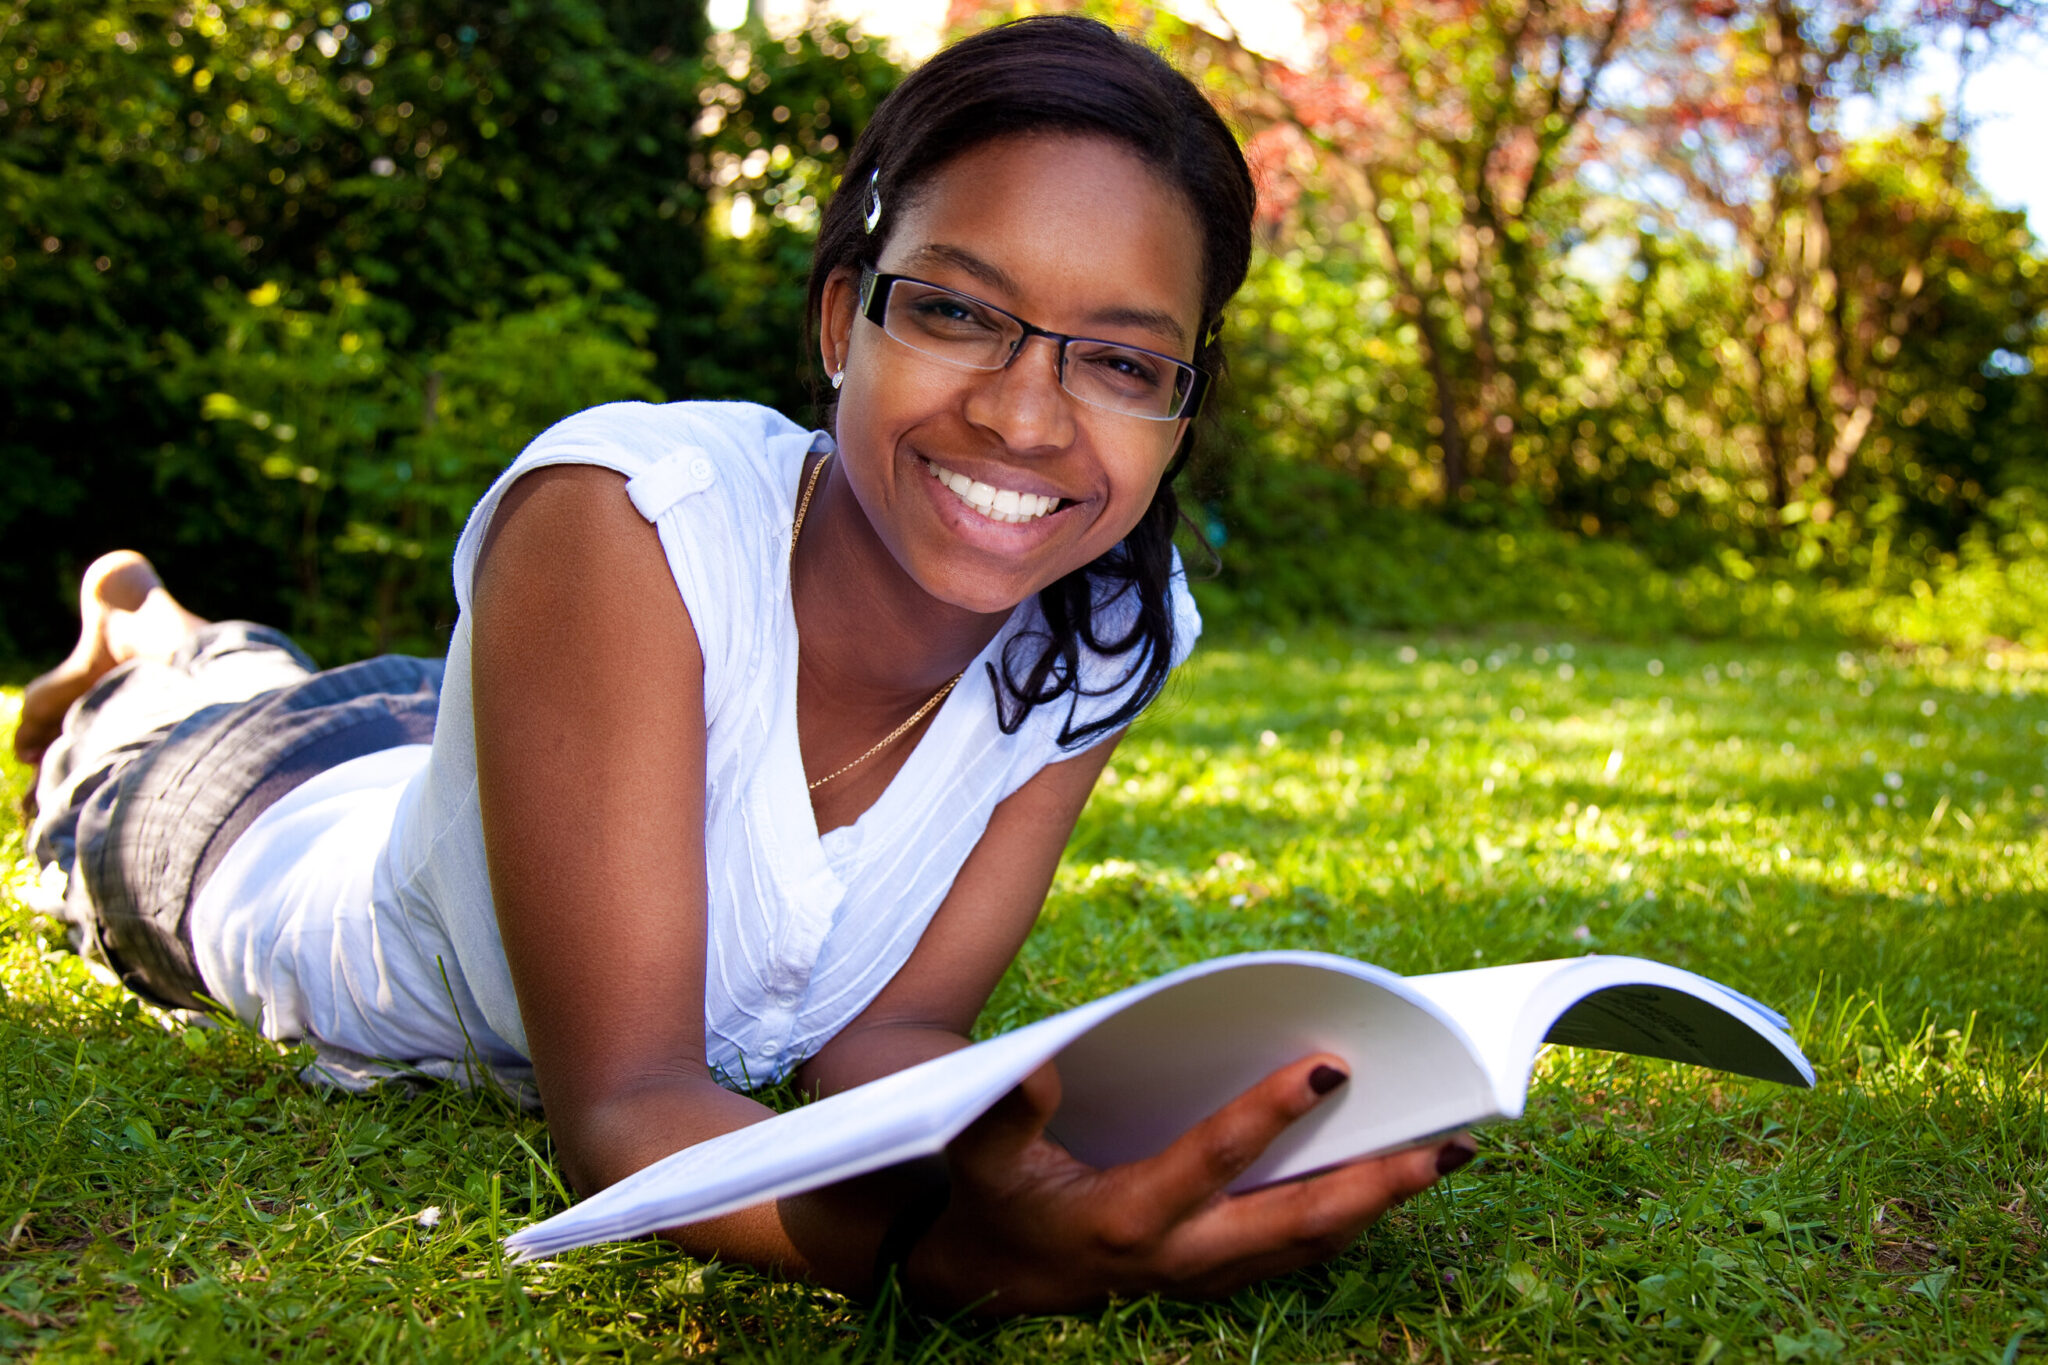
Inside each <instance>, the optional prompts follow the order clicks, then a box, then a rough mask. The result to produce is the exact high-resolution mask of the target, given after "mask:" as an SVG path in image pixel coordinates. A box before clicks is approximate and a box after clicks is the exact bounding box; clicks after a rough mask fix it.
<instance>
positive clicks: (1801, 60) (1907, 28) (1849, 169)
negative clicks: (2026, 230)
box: [1629, 0, 2035, 515]
mask: <svg viewBox="0 0 2048 1365" xmlns="http://www.w3.org/2000/svg"><path fill="white" fill-rule="evenodd" d="M2034 14H2035V10H2034V7H2033V6H2031V5H2029V4H2026V3H2024V0H2017V2H2016V3H2001V2H2000V0H1986V2H1985V3H1978V4H1966V5H1955V4H1949V3H1944V2H1943V0H1928V2H1927V3H1924V4H1920V5H1914V6H1909V5H1900V4H1897V3H1892V0H1811V2H1809V0H1760V2H1759V3H1753V4H1736V3H1733V2H1732V0H1711V2H1707V0H1703V2H1702V3H1698V4H1694V5H1692V6H1689V7H1688V6H1674V7H1670V8H1667V9H1665V10H1663V11H1661V12H1660V22H1659V31H1658V33H1657V40H1656V41H1655V42H1654V43H1652V44H1649V45H1647V46H1646V48H1645V52H1646V61H1645V73H1644V74H1645V80H1644V81H1643V84H1642V91H1641V95H1640V98H1639V100H1638V102H1637V104H1636V106H1635V107H1634V108H1633V109H1632V110H1631V111H1630V115H1629V121H1630V122H1631V123H1632V125H1633V127H1634V128H1635V130H1636V132H1637V135H1638V138H1639V145H1640V146H1641V147H1642V148H1643V149H1644V151H1645V152H1646V154H1647V159H1648V162H1649V164H1650V165H1652V166H1654V168H1655V169H1656V171H1658V172H1661V173H1662V174H1663V175H1665V176H1668V177H1670V178H1671V180H1672V181H1673V182H1675V183H1676V184H1677V185H1679V186H1682V187H1683V189H1684V191H1685V195H1686V198H1685V200H1684V207H1685V208H1686V209H1687V210H1690V211H1691V212H1693V213H1697V214H1703V215H1706V216H1707V217H1708V218H1709V219H1711V220H1713V221H1714V222H1716V223H1718V224H1719V225H1720V226H1721V228H1722V229H1723V230H1725V231H1726V232H1727V233H1728V234H1729V235H1730V236H1732V238H1733V241H1734V245H1735V249H1736V252H1737V255H1738V257H1739V259H1740V261H1741V263H1742V265H1743V267H1744V270H1745V272H1746V275H1747V277H1748V282H1749V286H1750V287H1749V288H1748V289H1747V290H1746V291H1744V292H1742V293H1740V294H1739V295H1738V296H1737V297H1736V299H1735V301H1734V302H1735V304H1736V307H1737V308H1738V310H1739V314H1740V318H1741V325H1740V327H1739V328H1738V329H1737V333H1736V335H1737V338H1738V347H1737V359H1738V362H1739V364H1738V375H1739V377H1740V381H1741V383H1742V385H1743V387H1744V388H1745V390H1746V392H1747V394H1748V398H1749V403H1750V406H1751V408H1752V410H1753V412H1754V415H1755V421H1756V424H1757V429H1758V432H1759V435H1760V448H1761V452H1762V456H1763V461H1764V469H1765V475H1766V478H1767V480H1768V485H1769V498H1770V503H1771V506H1772V507H1774V508H1775V509H1778V510H1779V511H1780V512H1781V513H1782V512H1784V511H1785V510H1786V509H1788V508H1791V507H1793V506H1794V505H1798V506H1801V507H1819V508H1822V509H1823V515H1825V514H1826V509H1827V508H1828V507H1830V506H1831V494H1832V491H1833V489H1834V487H1835V485H1837V484H1838V483H1840V482H1841V481H1842V480H1843V479H1844V477H1845V476H1846V475H1847V474H1848V473H1849V471H1850V469H1851V467H1852V465H1854V463H1855V462H1856V461H1857V459H1858V458H1859V456H1860V455H1861V454H1862V452H1863V451H1864V449H1865V446H1866V443H1867V442H1868V440H1869V438H1870V436H1871V433H1872V429H1873V422H1874V420H1875V419H1876V417H1877V413H1878V406H1879V403H1880V401H1881V398H1882V395H1883V393H1884V390H1885V387H1886V383H1885V375H1886V374H1887V372H1888V371H1889V370H1890V368H1891V366H1892V365H1893V363H1894V362H1895V361H1896V359H1897V357H1898V356H1899V354H1900V352H1901V347H1902V342H1903V339H1904V338H1905V336H1906V335H1907V334H1908V332H1910V331H1911V330H1912V329H1913V328H1914V326H1915V325H1916V323H1917V322H1918V321H1919V320H1921V319H1923V318H1924V317H1925V316H1926V315H1927V312H1928V307H1929V304H1928V299H1927V296H1926V294H1925V287H1926V284H1927V281H1928V279H1929V271H1930V267H1932V266H1933V265H1934V264H1935V260H1936V257H1937V256H1938V255H1939V254H1940V252H1941V250H1942V244H1943V242H1944V240H1945V239H1946V237H1947V235H1948V233H1949V231H1950V228H1951V226H1952V225H1953V223H1954V222H1955V219H1956V215H1957V214H1958V213H1959V212H1960V211H1961V206H1962V204H1963V203H1964V201H1965V200H1966V199H1967V198H1968V196H1969V194H1970V186H1969V184H1968V183H1967V180H1966V177H1965V175H1964V158H1963V146H1962V140H1961V133H1962V129H1961V127H1960V126H1959V125H1958V124H1957V123H1955V122H1954V121H1953V120H1951V121H1950V122H1949V124H1948V125H1947V126H1946V127H1944V128H1942V129H1940V130H1938V131H1936V130H1932V129H1930V130H1926V133H1925V135H1923V136H1922V138H1921V139H1920V142H1919V147H1920V149H1921V150H1922V151H1923V152H1924V151H1926V150H1928V149H1929V148H1933V149H1934V156H1933V159H1932V160H1931V161H1930V160H1929V159H1928V158H1927V157H1926V156H1920V157H1918V159H1917V164H1918V165H1919V166H1920V167H1921V169H1922V170H1923V171H1931V172H1932V177H1931V179H1927V180H1925V181H1923V183H1922V184H1921V186H1920V189H1919V192H1918V194H1917V196H1916V197H1915V199H1914V200H1913V201H1912V205H1911V211H1910V212H1908V213H1906V214H1905V215H1904V216H1903V217H1898V218H1895V219H1893V220H1890V221H1885V222H1882V223H1873V222H1864V223H1862V224H1859V225H1858V227H1859V229H1860V230H1865V231H1867V230H1872V229H1874V230H1876V231H1878V232H1879V233H1880V234H1881V235H1882V237H1883V239H1884V246H1883V247H1882V249H1881V251H1880V252H1879V253H1878V254H1880V255H1882V256H1883V257H1884V260H1885V265H1886V268H1885V269H1883V270H1874V269H1869V268H1867V267H1868V265H1869V261H1867V260H1866V261H1865V262H1864V267H1863V268H1847V269H1845V264H1846V263H1845V260H1844V242H1845V239H1844V238H1842V237H1841V236H1840V234H1839V233H1838V232H1837V231H1836V227H1837V224H1836V222H1834V221H1833V219H1834V218H1836V217H1839V214H1837V213H1832V212H1831V208H1830V205H1831V203H1832V202H1833V201H1834V200H1835V199H1836V198H1837V196H1839V195H1840V194H1841V193H1842V192H1843V191H1844V190H1845V189H1846V188H1847V187H1848V186H1849V184H1850V183H1851V178H1852V177H1853V175H1854V173H1855V172H1854V167H1853V164H1852V158H1851V156H1850V155H1849V148H1848V147H1847V145H1846V140H1845V138H1844V137H1843V135H1842V131H1841V121H1842V102H1843V100H1844V99H1845V98H1846V97H1847V96H1849V95H1851V94H1857V93H1868V92H1871V91H1873V90H1876V89H1878V88H1880V87H1881V86H1883V85H1884V84H1885V83H1887V82H1889V81H1891V80H1893V79H1895V78H1896V77H1898V76H1899V75H1900V74H1901V73H1902V72H1904V71H1905V70H1906V69H1907V68H1908V63H1909V61H1910V59H1911V58H1912V56H1913V54H1914V53H1915V51H1916V50H1917V49H1918V48H1919V47H1920V46H1921V45H1923V44H1925V43H1927V42H1929V41H1931V40H1932V39H1933V38H1934V37H1935V36H1936V35H1938V34H1942V33H1946V32H1958V31H1960V32H1961V33H1962V34H1964V35H1965V36H1966V37H1967V36H1971V35H1974V36H1975V37H1976V38H1978V39H1980V40H1981V39H1982V38H1983V37H1984V36H1986V35H1988V34H1991V33H1994V32H1996V31H1997V30H1999V29H2000V28H2002V27H2004V26H2009V25H2012V24H2016V23H2021V22H2031V21H2032V19H2033V17H2034ZM1966 45H1967V44H1965V46H1966ZM1930 139H1931V140H1930ZM1898 203H1899V204H1900V206H1902V207H1904V206H1905V201H1898ZM1849 250H1850V251H1851V252H1852V253H1853V252H1854V250H1856V248H1855V247H1854V246H1853V245H1851V246H1850V247H1849Z"/></svg>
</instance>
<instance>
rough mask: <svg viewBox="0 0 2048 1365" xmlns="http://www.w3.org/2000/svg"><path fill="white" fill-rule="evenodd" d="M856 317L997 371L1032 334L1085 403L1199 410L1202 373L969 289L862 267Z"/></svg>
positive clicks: (1170, 411) (1158, 412) (1179, 413)
mask: <svg viewBox="0 0 2048 1365" xmlns="http://www.w3.org/2000/svg"><path fill="white" fill-rule="evenodd" d="M860 311H861V316H863V317H865V318H866V319H867V320H868V321H869V322H872V323H874V324H875V325H876V326H877V327H880V328H881V329H882V330H883V331H884V332H887V333H888V334H889V335H890V336H891V337H892V338H894V339H895V340H897V341H900V342H902V343H903V344H904V345H905V346H908V347H909V348H910V349H911V350H913V351H916V352H918V353H919V354H920V355H928V356H930V357H931V358H932V359H934V360H941V361H944V362H945V363H946V364H948V365H957V366H959V367H960V368H961V369H963V370H983V371H990V370H1001V369H1006V368H1008V366H1009V364H1010V362H1011V361H1013V360H1015V359H1016V358H1017V356H1018V354H1019V353H1020V352H1021V351H1022V350H1023V349H1024V343H1025V342H1027V341H1029V340H1030V339H1031V338H1032V337H1044V338H1046V339H1047V340H1048V341H1051V342H1052V343H1053V344H1054V345H1055V346H1057V347H1058V348H1059V361H1058V365H1057V367H1056V371H1055V372H1056V373H1057V374H1058V375H1059V381H1060V387H1061V388H1063V389H1065V390H1066V391H1067V392H1068V393H1070V394H1072V395H1073V396H1074V397H1076V398H1078V399H1080V400H1081V401H1082V402H1083V403H1086V404H1088V405H1089V406H1090V407H1097V408H1103V409H1106V410H1107V411H1109V412H1120V413H1123V414H1125V415H1126V416H1130V417H1143V418H1145V419H1147V420H1149V421H1154V422H1171V421H1174V420H1175V419H1177V418H1181V417H1192V416H1194V415H1195V413H1196V412H1198V411H1200V410H1201V406H1202V394H1203V392H1204V391H1205V390H1207V388H1208V387H1209V376H1208V375H1207V374H1204V373H1203V372H1202V371H1200V370H1198V369H1196V368H1195V367H1194V366H1192V365H1190V364H1188V363H1187V362H1186V361H1185V360H1179V359H1176V358H1175V357H1173V356H1170V355H1161V354H1160V353H1159V352H1157V351H1148V350H1145V349H1144V348H1143V347H1140V346H1124V345H1121V344H1119V343H1117V342H1114V341H1097V340H1095V339H1094V338H1092V337H1076V336H1066V335H1064V334H1063V333H1060V332H1050V331H1047V330H1046V329H1045V328H1043V327H1036V326H1033V325H1032V324H1031V323H1028V322H1026V321H1024V319H1022V318H1020V317H1018V316H1017V315H1016V314H1015V313H1011V312H1007V311H1005V310H1004V309H1001V308H998V307H996V306H995V305H994V304H992V303H983V302H982V301H981V300H980V299H977V298H975V297H973V296H972V295H969V294H962V293H959V292H957V291H955V290H951V289H944V288H941V287H940V286H938V285H936V284H927V283H926V282H925V281H923V280H914V279H912V278H910V277H909V276H908V275H882V274H877V273H876V272H875V271H873V270H871V269H865V268H864V269H863V270H862V271H861V277H860Z"/></svg>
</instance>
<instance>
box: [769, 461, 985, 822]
mask: <svg viewBox="0 0 2048 1365" xmlns="http://www.w3.org/2000/svg"><path fill="white" fill-rule="evenodd" d="M831 458H832V452H830V451H829V450H828V451H826V452H825V454H824V455H822V456H821V457H819V460H818V462H817V463H816V464H815V465H813V466H811V477H810V478H809V479H808V480H806V481H805V483H804V495H803V497H802V498H801V499H800V500H799V501H798V502H797V505H796V526H795V528H794V529H793V530H791V531H790V533H789V585H790V591H791V592H792V593H794V592H795V591H796V541H797V537H798V536H800V535H802V534H803V533H804V513H806V512H808V511H810V510H811V494H813V493H815V492H817V491H818V476H819V475H820V474H823V473H824V472H825V462H826V461H827V460H830V459H831ZM791 614H792V615H794V614H795V612H794V609H793V608H792V611H791ZM966 676H967V673H966V670H964V669H963V670H962V671H960V672H958V673H955V674H954V675H953V678H952V681H951V682H948V683H947V684H946V685H945V686H944V687H942V688H940V689H939V690H938V691H937V692H935V693H933V694H932V699H931V700H930V701H928V702H926V703H925V704H924V705H923V706H920V707H918V708H917V709H916V710H915V711H913V712H911V713H910V719H909V720H906V721H904V722H903V723H902V724H901V725H899V726H897V727H896V728H895V729H893V730H891V731H890V732H889V733H888V734H886V735H883V736H882V738H881V741H880V742H879V743H877V744H876V745H875V747H874V748H872V749H870V750H868V751H867V752H866V753H864V754H862V755H861V756H860V757H859V758H856V759H855V760H853V762H851V763H849V764H847V765H846V766H845V767H843V768H840V769H839V770H838V771H836V772H829V773H826V774H825V775H824V776H823V777H821V778H819V779H818V780H817V781H816V782H813V783H811V790H812V791H816V790H817V789H818V788H820V787H822V786H824V785H825V784H826V783H827V782H830V781H831V780H832V779H833V778H835V777H843V776H844V775H846V774H847V773H850V772H852V771H853V770H854V769H855V768H858V767H859V766H860V765H861V764H863V763H865V762H867V761H868V760H869V759H871V758H873V757H874V756H875V755H876V754H878V753H880V752H882V750H884V749H886V748H888V747H889V746H890V745H891V744H894V743H895V742H896V741H897V740H899V739H901V738H903V736H905V735H906V734H908V733H910V730H911V728H912V727H913V726H915V725H916V724H917V723H918V722H919V721H921V720H923V719H924V718H925V717H926V716H928V715H930V714H931V710H932V708H933V707H934V706H937V705H938V704H939V703H940V702H942V701H944V700H945V699H946V694H947V693H948V692H951V691H952V690H953V688H954V686H955V685H956V684H957V683H959V681H960V680H961V679H962V678H964V677H966Z"/></svg>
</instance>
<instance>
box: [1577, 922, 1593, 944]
mask: <svg viewBox="0 0 2048 1365" xmlns="http://www.w3.org/2000/svg"><path fill="white" fill-rule="evenodd" d="M1572 937H1573V938H1575V939H1577V940H1578V941H1579V942H1581V943H1590V942H1591V941H1592V939H1593V931H1592V929H1590V928H1589V927H1587V926H1586V925H1583V924H1581V925H1579V926H1578V927H1577V928H1575V929H1573V930H1572Z"/></svg>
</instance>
